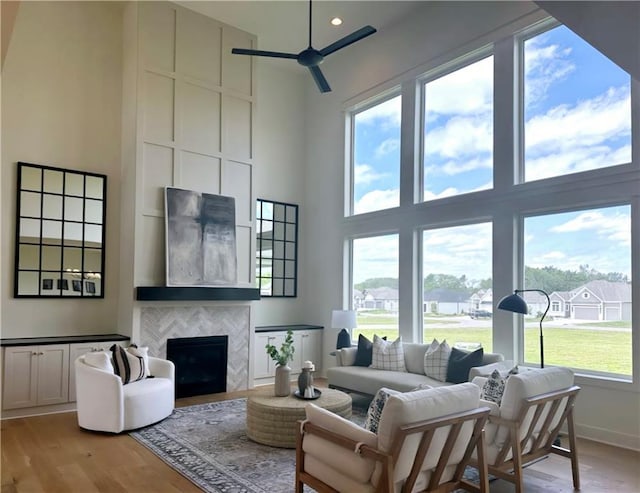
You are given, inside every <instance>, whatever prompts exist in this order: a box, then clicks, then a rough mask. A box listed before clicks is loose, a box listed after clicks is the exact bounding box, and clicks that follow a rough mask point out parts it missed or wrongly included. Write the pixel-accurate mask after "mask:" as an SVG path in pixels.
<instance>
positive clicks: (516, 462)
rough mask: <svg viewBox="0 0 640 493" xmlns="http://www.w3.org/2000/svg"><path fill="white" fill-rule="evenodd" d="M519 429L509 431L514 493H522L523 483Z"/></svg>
mask: <svg viewBox="0 0 640 493" xmlns="http://www.w3.org/2000/svg"><path fill="white" fill-rule="evenodd" d="M519 434H520V433H519V429H518V428H515V429H512V430H511V454H512V455H513V457H512V460H513V479H514V484H515V486H516V493H524V483H523V478H522V449H521V448H520V440H519V438H518V435H519Z"/></svg>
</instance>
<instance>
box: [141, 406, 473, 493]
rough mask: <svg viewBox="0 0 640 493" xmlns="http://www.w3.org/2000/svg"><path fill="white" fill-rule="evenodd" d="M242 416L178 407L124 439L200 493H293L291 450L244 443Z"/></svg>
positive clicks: (227, 409) (239, 411)
mask: <svg viewBox="0 0 640 493" xmlns="http://www.w3.org/2000/svg"><path fill="white" fill-rule="evenodd" d="M245 415H246V399H234V400H230V401H221V402H211V403H208V404H199V405H196V406H189V407H181V408H176V409H175V410H174V412H173V414H172V415H171V416H169V417H168V418H166V419H165V420H164V421H162V422H160V423H158V424H156V425H153V426H148V427H146V428H142V429H140V430H137V431H133V432H131V433H130V434H129V435H130V436H131V437H133V438H134V439H135V440H137V441H138V442H140V443H141V444H143V445H144V446H145V447H147V448H148V449H150V450H151V451H152V452H153V453H154V454H156V455H157V456H158V457H160V458H161V459H162V460H163V461H165V462H166V463H167V464H168V465H170V466H171V467H173V468H174V469H175V470H177V471H178V472H179V473H180V474H182V475H183V476H185V477H187V478H188V479H190V480H191V481H192V482H193V483H195V484H196V485H197V486H198V487H200V488H201V489H202V490H203V491H205V492H208V493H218V492H224V493H249V492H255V493H290V492H292V491H294V489H295V488H294V486H295V484H294V483H295V450H293V449H282V448H275V447H268V446H266V445H260V444H258V443H255V442H252V441H251V440H249V439H248V438H247V436H246V434H245ZM365 416H366V409H365V410H363V409H361V408H358V407H354V409H353V418H352V421H354V422H356V423H358V424H362V423H364V419H365ZM467 472H469V473H471V475H472V476H473V475H474V474H473V473H475V472H476V471H475V469H472V468H467ZM465 476H467V474H466V473H465ZM469 479H472V480H473V477H470V478H469ZM305 491H310V490H308V489H305Z"/></svg>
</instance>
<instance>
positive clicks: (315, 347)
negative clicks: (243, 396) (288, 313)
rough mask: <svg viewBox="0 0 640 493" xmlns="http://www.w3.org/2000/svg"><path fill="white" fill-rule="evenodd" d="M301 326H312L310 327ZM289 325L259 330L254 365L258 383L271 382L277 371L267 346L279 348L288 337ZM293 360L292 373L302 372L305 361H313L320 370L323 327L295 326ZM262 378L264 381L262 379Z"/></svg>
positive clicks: (255, 341)
mask: <svg viewBox="0 0 640 493" xmlns="http://www.w3.org/2000/svg"><path fill="white" fill-rule="evenodd" d="M301 327H310V328H309V329H306V328H301ZM287 328H288V327H287V326H286V325H285V326H271V327H269V330H268V331H265V330H264V329H263V330H259V329H260V328H256V329H258V330H257V331H256V333H255V337H254V345H253V348H254V367H253V378H254V380H256V381H257V382H256V383H258V384H264V383H269V382H270V381H271V380H265V379H273V377H274V376H275V372H276V363H275V361H273V360H272V359H271V357H270V356H269V355H268V354H267V350H266V348H265V346H266V345H267V344H272V345H274V346H275V347H276V348H278V350H279V349H280V347H281V346H282V343H283V342H284V340H285V338H286V337H287ZM292 329H293V347H294V348H295V351H294V353H293V361H292V362H291V363H290V364H289V366H291V373H292V375H297V374H298V373H300V371H301V368H302V364H303V363H304V362H305V361H312V362H313V363H314V364H315V367H316V372H317V371H319V370H320V365H321V363H322V332H323V331H322V327H319V326H293V327H292ZM261 379H262V381H260V380H261Z"/></svg>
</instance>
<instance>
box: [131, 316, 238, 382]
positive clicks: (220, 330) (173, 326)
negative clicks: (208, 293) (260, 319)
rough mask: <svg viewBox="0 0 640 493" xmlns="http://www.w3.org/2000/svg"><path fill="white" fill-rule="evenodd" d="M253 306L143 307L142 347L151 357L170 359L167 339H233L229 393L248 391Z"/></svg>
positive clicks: (229, 367)
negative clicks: (145, 347)
mask: <svg viewBox="0 0 640 493" xmlns="http://www.w3.org/2000/svg"><path fill="white" fill-rule="evenodd" d="M249 318H250V306H249V305H221V306H215V305H208V306H171V307H157V306H153V307H142V308H141V309H140V344H141V345H142V346H148V347H149V354H151V355H153V356H158V357H161V358H166V356H167V339H173V338H180V337H200V336H215V335H227V336H229V346H228V354H227V391H228V392H231V391H235V390H245V389H247V388H248V383H249V332H250V324H249Z"/></svg>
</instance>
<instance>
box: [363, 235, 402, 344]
mask: <svg viewBox="0 0 640 493" xmlns="http://www.w3.org/2000/svg"><path fill="white" fill-rule="evenodd" d="M352 279H353V309H354V310H356V311H357V313H358V328H357V329H354V331H353V334H352V337H353V339H354V340H357V339H358V334H363V335H365V336H366V337H367V338H368V339H369V340H371V341H373V334H377V335H378V336H380V337H382V336H387V337H388V338H389V340H395V338H397V336H398V235H396V234H394V235H386V236H376V237H371V238H359V239H355V240H353V262H352Z"/></svg>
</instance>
